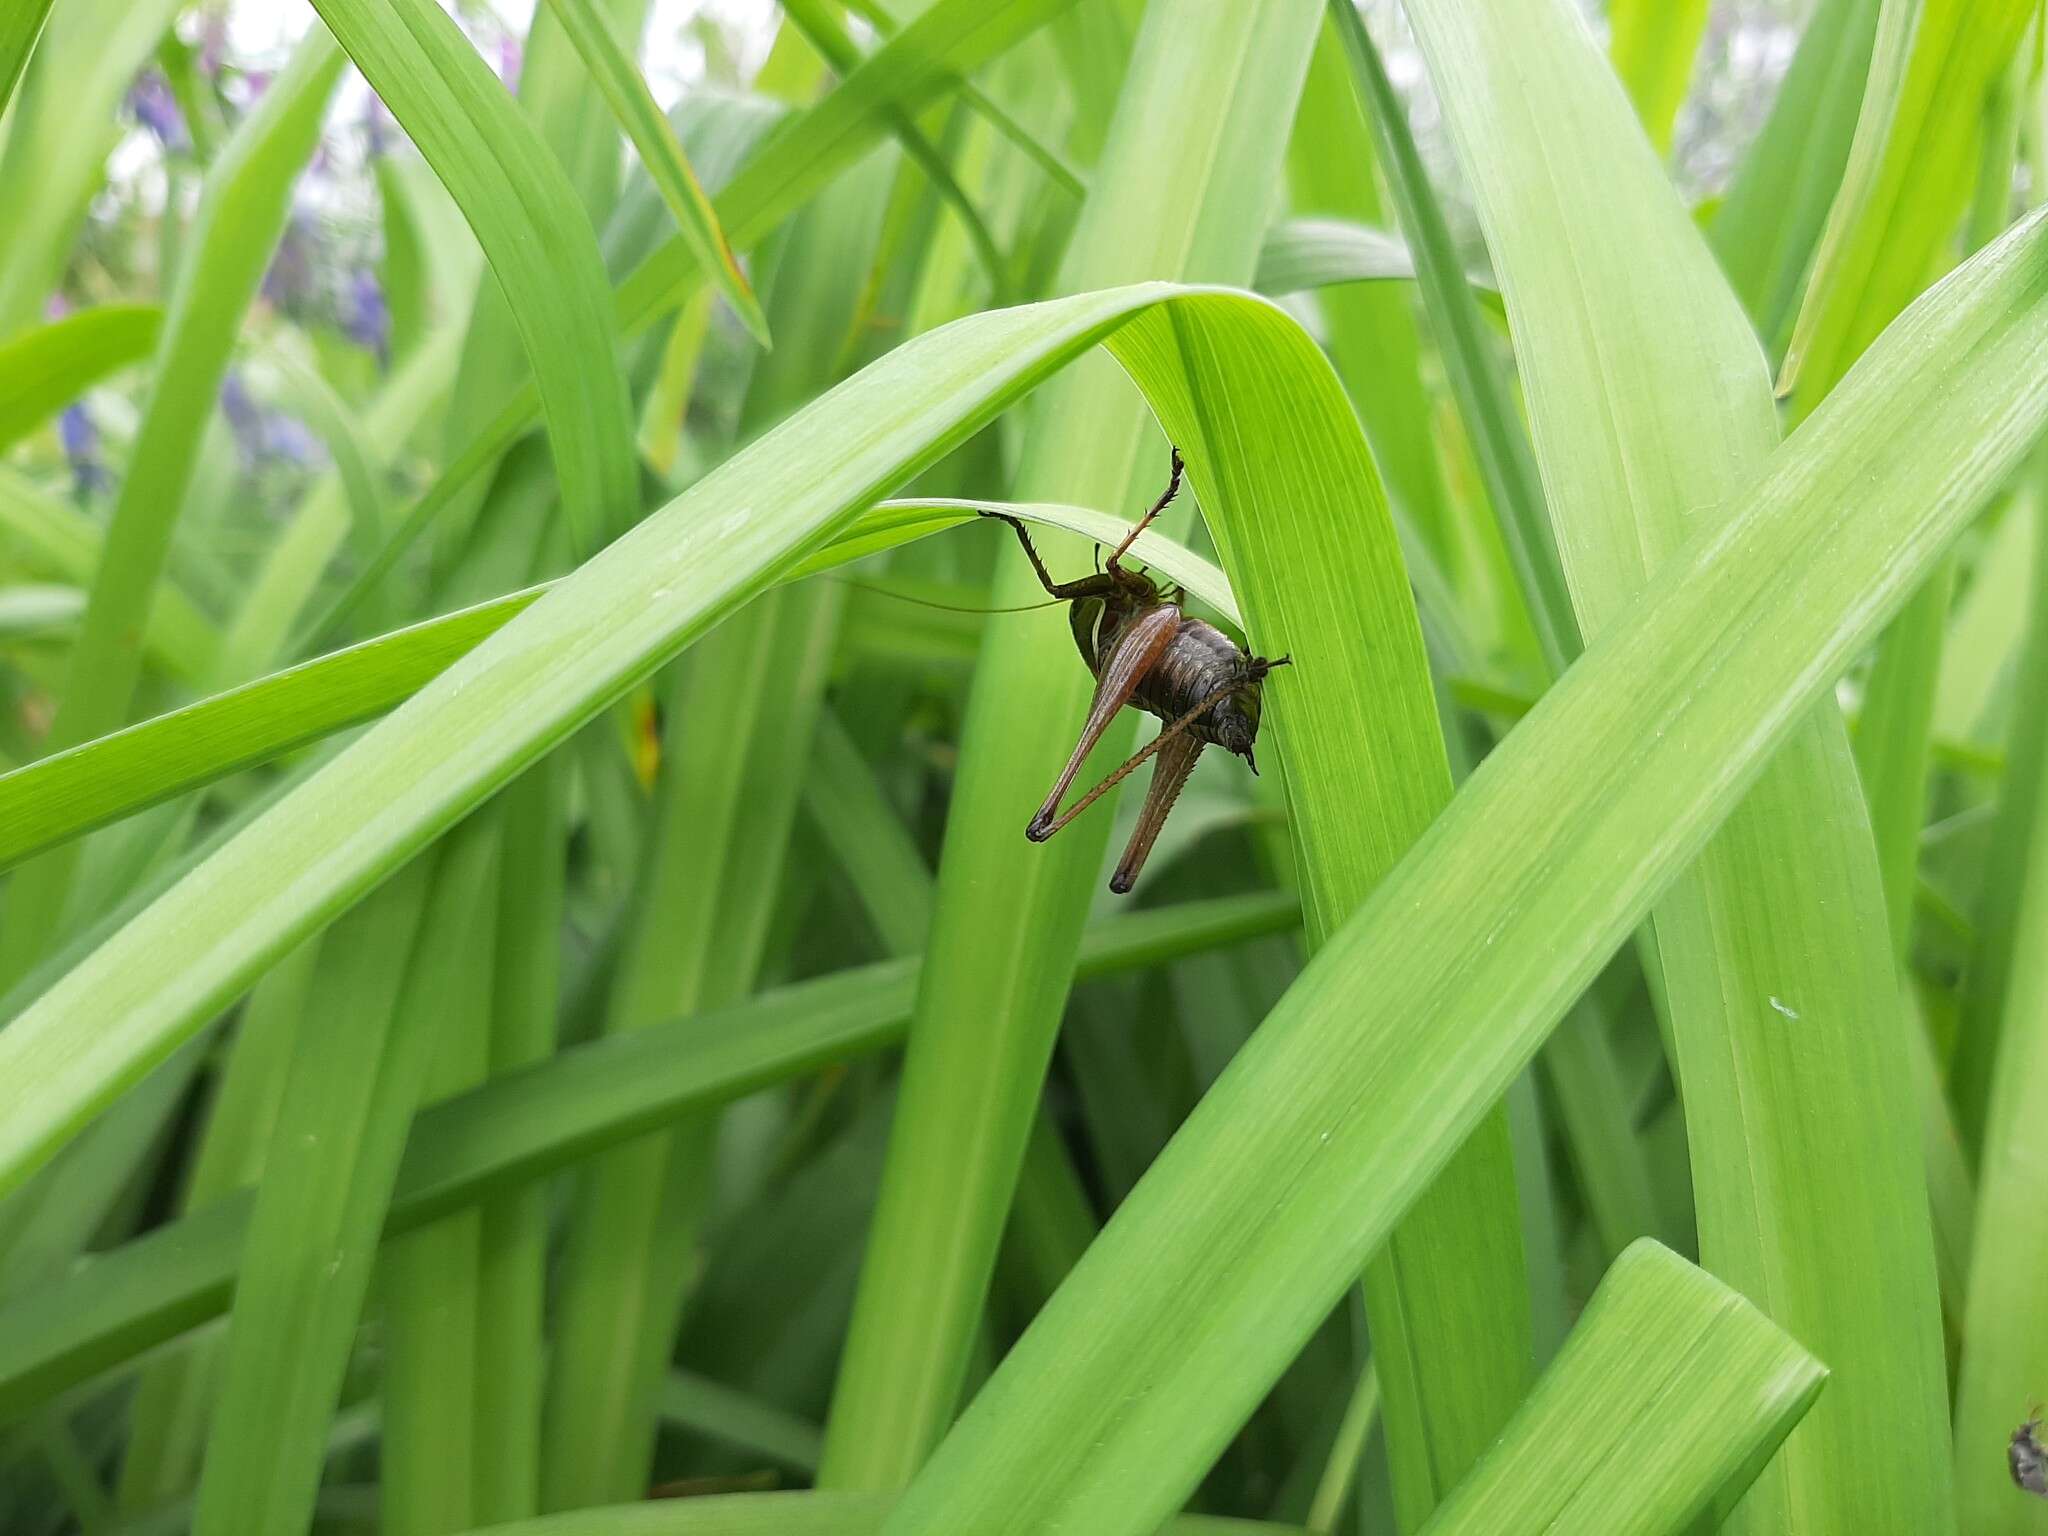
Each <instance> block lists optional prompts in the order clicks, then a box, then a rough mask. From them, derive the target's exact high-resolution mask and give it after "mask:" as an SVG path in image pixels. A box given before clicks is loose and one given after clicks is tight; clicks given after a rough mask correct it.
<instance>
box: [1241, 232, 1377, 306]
mask: <svg viewBox="0 0 2048 1536" xmlns="http://www.w3.org/2000/svg"><path fill="white" fill-rule="evenodd" d="M1414 276H1415V258H1414V257H1413V256H1411V255H1409V254H1408V247H1407V245H1406V244H1405V243H1404V242H1403V241H1402V240H1401V237H1400V236H1399V235H1390V234H1388V233H1387V232H1386V231H1385V230H1383V229H1372V228H1369V227H1368V226H1366V225H1364V224H1353V223H1351V222H1349V221H1348V220H1345V219H1288V220H1285V221H1284V222H1282V223H1279V224H1276V225H1274V226H1273V228H1272V229H1270V230H1268V231H1267V232H1266V243H1265V245H1264V247H1263V248H1262V249H1261V250H1260V251H1259V271H1258V276H1257V277H1256V278H1254V279H1253V281H1252V286H1253V287H1254V288H1257V289H1258V290H1259V292H1261V293H1270V294H1274V295H1276V296H1277V295H1279V294H1283V293H1299V292H1301V291H1302V290H1303V289H1304V288H1327V287H1329V286H1331V285H1332V284H1335V283H1370V282H1382V281H1386V280H1388V279H1398V278H1412V277H1414Z"/></svg>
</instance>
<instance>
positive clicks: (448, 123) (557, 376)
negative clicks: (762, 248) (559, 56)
mask: <svg viewBox="0 0 2048 1536" xmlns="http://www.w3.org/2000/svg"><path fill="white" fill-rule="evenodd" d="M315 8H316V9H317V10H318V11H319V12H320V15H321V17H322V19H323V20H325V21H326V23H327V24H328V26H329V27H331V28H332V29H333V30H334V35H335V36H336V37H338V38H339V39H340V40H341V42H342V46H344V47H345V48H347V49H348V50H349V54H350V56H351V57H352V58H354V60H355V61H356V64H357V66H358V67H359V68H361V70H362V72H363V74H364V76H365V78H367V79H368V80H369V82H370V84H371V85H372V86H373V87H374V88H375V89H376V92H377V94H378V96H379V97H380V98H381V99H382V100H383V102H384V104H385V105H386V106H388V107H389V108H390V109H391V113H392V115H393V116H394V117H396V118H397V119H398V121H399V122H400V123H401V124H403V125H404V127H405V129H406V131H407V132H408V133H410V134H411V135H412V137H413V141H414V142H415V143H417V144H418V145H419V147H420V152H421V153H422V154H424V155H425V156H426V158H427V162H428V163H429V164H430V165H432V166H433V167H434V171H435V174H436V175H438V176H439V177H440V178H441V181H442V184H443V185H445V186H446V187H447V188H448V190H449V192H450V194H451V195H453V197H454V198H455V201H456V202H457V203H458V204H460V205H461V208H462V211H463V214H464V216H465V217H466V218H467V219H468V220H469V224H470V228H472V229H473V230H475V231H476V237H477V241H478V243H479V244H481V245H482V246H483V248H484V254H485V257H486V259H487V260H489V261H490V263H491V270H492V272H493V273H494V275H495V276H496V277H497V280H498V283H499V285H500V287H501V288H502V289H503V290H504V292H505V294H506V296H507V298H508V300H509V302H510V305H511V310H512V317H513V323H514V325H515V326H516V327H517V329H518V331H519V335H520V340H521V341H522V342H523V343H524V345H525V348H526V355H527V362H528V365H529V367H530V368H531V369H532V374H533V379H534V383H535V386H536V388H537V390H538V393H539V397H540V402H541V409H542V411H543V412H544V414H545V415H546V418H547V425H548V441H549V445H550V447H551V448H552V449H553V451H554V457H555V472H556V474H557V476H558V477H559V479H560V481H561V485H562V501H563V506H564V508H565V509H566V511H567V514H568V517H569V523H570V526H571V528H572V529H574V530H575V533H576V536H577V539H578V543H579V546H580V548H581V550H583V551H584V552H588V551H589V550H591V549H594V548H596V547H597V546H598V545H599V544H601V543H603V542H604V541H605V540H606V539H607V538H609V537H610V536H611V535H612V534H614V533H616V532H617V531H618V530H619V529H620V528H621V527H623V526H624V525H625V524H626V522H627V521H628V520H629V519H630V516H631V514H632V511H633V509H634V508H635V506H636V492H637V484H636V479H635V470H634V465H633V455H632V441H633V425H632V413H631V409H630V407H629V405H628V403H627V400H626V387H625V380H624V378H623V377H622V376H621V374H620V373H619V370H618V365H617V363H616V362H615V361H614V358H615V355H616V353H617V350H618V331H617V329H616V326H615V323H614V320H613V315H612V308H611V305H610V303H609V302H608V299H607V293H606V289H607V283H606V278H605V272H604V263H603V261H602V259H601V258H600V257H599V256H598V252H597V237H596V236H595V234H593V233H592V231H591V228H590V223H589V220H588V218H587V217H586V216H585V214H584V211H583V205H582V204H581V203H580V202H579V201H578V199H577V197H576V193H575V189H574V188H573V187H572V186H571V185H570V184H569V180H568V178H567V177H566V176H565V175H564V174H563V172H562V169H561V166H560V164H559V163H558V162H557V161H556V159H555V158H554V156H553V155H552V154H550V153H549V151H548V149H547V147H546V145H544V144H543V143H542V142H541V140H540V138H539V137H538V135H537V134H536V133H535V131H534V129H533V127H532V126H531V124H530V123H529V122H528V121H527V119H526V118H524V117H522V116H521V115H520V112H519V109H518V108H517V107H516V106H515V105H514V104H513V102H512V100H511V98H510V97H508V96H507V95H506V94H505V92H504V89H503V88H502V87H501V86H500V85H499V84H498V81H497V78H496V77H495V76H494V75H492V74H491V72H490V70H489V68H488V67H486V66H485V64H484V62H483V60H482V59H480V58H478V57H477V54H476V50H475V49H474V48H472V47H471V46H470V45H469V42H468V40H467V39H465V38H464V37H463V35H462V33H461V31H460V30H459V29H458V28H457V27H456V25H455V23H454V22H453V21H452V20H451V19H450V18H449V17H448V16H447V15H446V14H445V13H444V12H442V11H441V10H440V9H439V8H437V7H436V6H433V5H431V4H428V3H427V0H315ZM680 238H681V237H680V236H678V239H680Z"/></svg>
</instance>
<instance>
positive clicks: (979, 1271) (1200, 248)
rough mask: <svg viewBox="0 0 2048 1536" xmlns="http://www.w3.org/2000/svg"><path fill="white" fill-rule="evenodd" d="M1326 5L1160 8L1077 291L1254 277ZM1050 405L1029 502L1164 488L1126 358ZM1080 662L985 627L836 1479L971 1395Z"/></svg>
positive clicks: (848, 1482)
mask: <svg viewBox="0 0 2048 1536" xmlns="http://www.w3.org/2000/svg"><path fill="white" fill-rule="evenodd" d="M1315 19H1316V17H1315V14H1314V11H1313V8H1312V7H1304V6H1302V5H1300V4H1298V3H1296V0H1259V3H1256V4H1252V5H1246V6H1240V7H1231V8H1218V9H1215V10H1206V11H1202V12H1200V13H1198V14H1190V13H1185V12H1178V11H1176V12H1172V13H1167V12H1164V11H1161V10H1157V9H1154V10H1153V11H1152V12H1151V13H1150V15H1149V16H1148V18H1147V20H1146V21H1145V22H1144V23H1142V24H1141V25H1140V28H1139V32H1138V37H1137V41H1136V44H1135V45H1134V49H1133V53H1132V60H1131V66H1130V70H1129V73H1128V75H1127V78H1126V79H1125V82H1124V86H1123V90H1122V93H1121V94H1120V95H1119V97H1118V100H1117V107H1116V118H1115V122H1114V124H1113V125H1112V128H1111V131H1110V136H1109V141H1108V144H1107V146H1106V147H1105V149H1104V150H1103V154H1102V158H1101V162H1100V163H1099V164H1098V165H1097V166H1096V168H1095V172H1094V177H1093V181H1092V185H1091V189H1090V192H1089V197H1088V201H1087V204H1086V206H1085V207H1084V209H1083V210H1082V214H1081V220H1080V223H1079V225H1078V226H1077V227H1076V229H1075V232H1074V235H1073V239H1072V241H1071V242H1070V244H1069V245H1068V248H1067V251H1066V254H1065V257H1064V259H1063V261H1062V264H1061V268H1060V273H1059V277H1058V279H1057V284H1056V286H1057V287H1059V288H1060V289H1064V290H1069V291H1071V290H1073V289H1076V288H1081V287H1087V286H1091V285H1094V284H1098V283H1105V282H1113V281H1121V280H1128V279H1131V278H1134V277H1158V276H1168V277H1193V278H1204V279H1220V280H1223V281H1235V282H1243V281H1245V280H1246V279H1248V278H1249V277H1250V276H1251V272H1252V267H1253V264H1254V261H1255V259H1256V256H1257V251H1258V244H1257V242H1258V238H1259V235H1260V233H1261V232H1262V231H1263V228H1264V226H1265V223H1266V215H1267V212H1268V209H1269V207H1270V202H1271V195H1272V186H1273V182H1274V180H1275V177H1276V175H1277V173H1278V171H1279V169H1280V165H1281V153H1282V149H1283V145H1284V137H1283V135H1284V131H1285V127H1286V124H1287V121H1288V120H1289V118H1290V117H1291V116H1292V109H1293V106H1294V102H1295V98H1296V96H1297V94H1298V92H1299V90H1300V86H1301V79H1302V75H1303V72H1304V71H1305V69H1306V67H1307V63H1308V52H1309V48H1310V45H1311V43H1312V42H1313V39H1314V22H1315ZM907 35H908V33H907V32H906V33H904V34H901V35H899V37H898V39H897V41H898V42H900V41H901V40H902V37H904V36H907ZM1188 99H1195V100H1199V101H1201V102H1202V103H1203V104H1204V109H1203V112H1202V114H1201V115H1200V117H1199V118H1198V119H1197V120H1196V121H1195V122H1191V123H1190V124H1189V125H1188V126H1189V131H1188V132H1187V133H1183V134H1174V135H1160V134H1159V133H1157V132H1156V124H1157V123H1158V122H1159V121H1160V120H1162V119H1163V118H1165V117H1168V116H1171V115H1173V114H1175V113H1176V112H1178V111H1179V110H1180V108H1181V107H1182V105H1183V104H1184V103H1185V102H1186V101H1187V100H1188ZM1314 362H1315V363H1316V364H1317V366H1318V367H1319V368H1320V367H1322V366H1324V365H1322V362H1321V359H1320V357H1316V358H1315V359H1314ZM1034 407H1035V409H1036V411H1037V413H1038V414H1037V415H1036V416H1035V418H1034V419H1033V421H1032V422H1031V424H1030V429H1029V437H1028V439H1027V441H1026V445H1025V447H1024V449H1023V453H1022V457H1021V460H1020V465H1019V469H1018V472H1017V477H1016V483H1017V486H1018V488H1019V491H1020V493H1021V496H1022V498H1023V499H1034V500H1035V499H1054V498H1057V499H1061V500H1072V501H1077V502H1081V503H1084V504H1089V503H1092V504H1097V505H1108V506H1143V505H1145V504H1146V503H1147V502H1149V501H1150V500H1152V499H1153V498H1155V497H1156V496H1157V495H1158V490H1157V487H1158V485H1159V484H1160V482H1161V472H1162V470H1161V466H1162V465H1163V463H1164V459H1165V454H1164V452H1163V451H1162V450H1161V448H1160V447H1159V446H1157V445H1156V440H1155V446H1154V448H1153V451H1152V452H1150V453H1141V452H1140V451H1139V448H1140V444H1141V442H1142V441H1144V438H1143V437H1142V436H1141V433H1142V428H1143V420H1142V412H1141V408H1140V406H1139V404H1138V403H1137V402H1136V401H1135V400H1134V399H1132V398H1131V397H1130V395H1129V394H1128V393H1127V392H1125V391H1124V390H1123V389H1122V387H1121V385H1120V383H1119V381H1117V380H1116V379H1115V377H1114V375H1112V374H1110V373H1108V372H1107V371H1106V370H1103V369H1101V368H1100V367H1099V366H1096V367H1094V368H1093V369H1092V371H1091V370H1083V371H1080V372H1077V373H1076V374H1074V375H1073V376H1071V377H1068V378H1063V379H1061V380H1059V381H1058V382H1057V383H1056V384H1055V385H1054V386H1053V388H1052V389H1051V390H1050V391H1049V392H1048V394H1047V396H1046V397H1044V398H1042V399H1040V400H1038V401H1036V402H1034ZM1347 417H1348V412H1347ZM1346 424H1347V425H1349V422H1348V420H1347V423H1346ZM1354 432H1355V428H1354ZM1042 553H1043V555H1044V558H1045V559H1046V560H1047V561H1048V562H1050V566H1049V568H1050V569H1052V570H1055V571H1059V570H1064V569H1068V568H1072V569H1080V568H1081V560H1080V558H1079V555H1080V551H1079V550H1078V548H1077V546H1076V545H1075V544H1074V543H1073V542H1071V541H1069V540H1065V539H1059V540H1048V541H1046V546H1045V548H1044V549H1043V551H1042ZM1042 596H1043V592H1042V591H1041V589H1040V587H1039V585H1038V582H1037V580H1036V578H1035V577H1034V576H1033V575H1032V574H1031V572H1030V570H1029V568H1028V566H1026V565H1025V564H1024V563H1023V562H1022V561H1021V560H1020V559H1006V561H1005V563H1004V564H1003V565H1002V566H1001V567H1000V574H999V575H998V577H997V579H996V582H995V585H994V587H993V589H992V593H991V597H992V601H993V604H994V606H996V607H1009V606H1014V605H1018V604H1022V603H1026V602H1030V601H1033V600H1034V599H1037V598H1040V597H1042ZM1276 654H1277V653H1276ZM1073 659H1074V658H1073V656H1072V651H1071V641H1070V640H1069V638H1068V637H1067V636H1065V635H1062V634H1060V633H1059V632H1058V631H1057V630H1055V629H1050V628H1048V627H1047V626H1045V625H1042V624H1032V623H1030V622H1029V620H1028V617H1025V616H996V617H995V618H993V619H992V621H991V623H990V626H989V628H988V630H987V631H986V634H985V638H984V640H983V643H982V648H981V653H980V657H979V660H978V661H977V663H976V667H975V676H974V682H973V686H972V688H971V690H970V693H969V697H968V703H967V706H966V716H965V723H964V725H963V739H962V751H961V758H960V765H959V769H958V772H957V774H956V777H955V781H954V788H953V796H952V801H951V805H950V808H949V811H948V814H947V833H946V841H945V847H944V850H943V853H942V855H941V858H940V866H939V892H938V905H937V908H936V910H935V912H934V914H933V922H932V931H931V938H930V946H929V949H928V960H927V965H926V968H925V972H924V976H923V978H922V981H921V984H920V991H919V997H918V1014H917V1021H916V1023H915V1025H914V1026H913V1028H912V1031H911V1040H910V1048H909V1050H908V1052H907V1053H906V1057H905V1063H904V1077H903V1084H902V1087H901V1089H900V1091H899V1097H898V1102H897V1106H896V1114H895V1118H894V1120H893V1121H892V1123H891V1128H890V1140H889V1150H888V1156H887V1160H886V1162H885V1163H884V1167H883V1175H882V1189H881V1194H880V1196H879V1198H878V1200H877V1203H876V1208H875V1213H874V1218H873V1221H872V1223H871V1226H870V1228H869V1237H868V1245H867V1249H866V1253H865V1255H864V1259H863V1263H862V1268H861V1277H860V1283H859V1289H858V1291H857V1293H856V1297H855V1303H854V1312H853V1318H852V1321H851V1322H850V1324H849V1325H848V1332H847V1337H846V1343H845V1346H844V1349H843V1351H842V1354H841V1358H840V1363H839V1374H838V1377H837V1380H836V1383H835V1386H834V1391H833V1399H832V1408H831V1413H830V1416H829V1417H828V1419H827V1421H826V1431H825V1456H824V1460H823V1462H822V1463H821V1464H820V1468H819V1481H820V1486H823V1487H832V1488H863V1489H880V1490H887V1489H892V1488H896V1487H899V1486H901V1485H902V1484H903V1483H904V1482H906V1481H908V1479H909V1477H910V1476H911V1474H913V1473H914V1472H915V1471H916V1470H917V1468H918V1466H919V1465H920V1464H921V1463H922V1462H923V1460H924V1458H925V1456H926V1454H927V1453H928V1452H929V1451H930V1448H931V1447H932V1445H934V1444H935V1443H936V1442H937V1440H938V1438H939V1437H940V1435H941V1434H943V1433H944V1431H945V1427H946V1425H947V1423H948V1422H949V1421H950V1420H951V1418H952V1415H953V1412H954V1409H955V1406H956V1403H957V1400H958V1397H959V1394H960V1391H961V1385H962V1380H963V1377H964V1376H965V1374H966V1370H967V1364H968V1357H969V1352H970V1350H971V1348H972V1345H973V1341H974V1337H975V1331H976V1329H977V1327H978V1325H979V1322H980V1319H981V1315H982V1310H983V1305H984V1302H985V1299H986V1292H987V1286H988V1281H989V1276H990V1273H991V1271H992V1269H993V1266H994V1263H995V1257H996V1250H997V1246H998V1242H999V1240H1000V1238H1001V1234H1002V1228H1003V1222H1004V1217H1005V1214H1006V1212H1007V1209H1008V1206H1009V1201H1010V1197H1011V1194H1012V1192H1013V1191H1014V1189H1015V1186H1016V1178H1017V1170H1018V1167H1019V1165H1020V1163H1021V1161H1022V1158H1023V1154H1024V1147H1025V1142H1026V1139H1027V1137H1028V1134H1029V1131H1030V1126H1031V1122H1032V1119H1033V1117H1034V1115H1035V1113H1036V1109H1037V1103H1038V1098H1039V1093H1040V1088H1041V1085H1042V1083H1043V1080H1044V1076H1045V1071H1046V1067H1047V1064H1048V1062H1049V1059H1050V1057H1051V1053H1052V1046H1053V1037H1054V1034H1055V1032H1056V1030H1057V1028H1058V1024H1059V1019H1060V1014H1061V1010H1062V1007H1063V1004H1064V1002H1065V999H1066V995H1067V989H1068V985H1069V979H1070V978H1069V974H1068V967H1067V961H1068V957H1069V956H1070V955H1071V954H1072V953H1073V948H1074V945H1075V944H1076V943H1077V942H1078V940H1079V937H1080V930H1081V923H1082V919H1083V917H1084V915H1085V913H1086V911H1087V903H1088V897H1089V893H1090V888H1091V887H1092V886H1094V884H1095V882H1096V880H1097V879H1098V878H1099V873H1100V868H1101V862H1102V854H1103V850H1104V847H1105V845H1106V842H1107V838H1108V831H1109V827H1108V820H1107V817H1106V816H1097V817H1095V818H1094V819H1093V820H1091V821H1083V822H1080V823H1077V824H1076V825H1074V826H1072V827H1070V828H1068V829H1067V830H1066V832H1065V833H1064V834H1063V835H1062V836H1060V837H1059V838H1057V839H1055V840H1053V841H1052V842H1049V843H1047V844H1046V845H1045V846H1044V847H1043V848H1041V849H1037V850H1032V851H1028V852H1027V851H1024V850H1020V849H1019V847H1018V843H1019V829H1020V828H1021V826H1022V819H1023V818H1026V817H1028V816H1029V813H1030V807H1031V806H1032V805H1034V804H1036V803H1037V801H1038V799H1039V798H1040V797H1041V796H1042V795H1043V794H1044V792H1045V786H1046V785H1047V784H1049V783H1050V782H1052V780H1053V778H1054V777H1055V776H1056V775H1057V773H1058V771H1059V767H1060V764H1061V762H1062V761H1063V760H1064V758H1065V756H1066V753H1067V751H1068V750H1069V749H1070V747H1071V733H1074V732H1077V731H1078V726H1079V722H1080V720H1081V718H1082V716H1083V714H1084V713H1085V710H1086V705H1087V699H1088V693H1089V688H1090V683H1091V679H1090V678H1089V676H1088V673H1087V670H1086V669H1085V668H1082V667H1076V666H1074V665H1073V664H1072V663H1073ZM1130 739H1131V732H1130V728H1129V726H1128V725H1127V724H1120V725H1117V726H1112V727H1111V728H1110V729H1109V730H1108V731H1107V732H1106V733H1105V734H1104V737H1103V741H1102V745H1101V747H1100V748H1099V749H1098V751H1097V753H1096V754H1095V758H1094V760H1095V763H1096V765H1097V768H1098V773H1097V776H1099V774H1100V772H1102V771H1106V770H1107V768H1108V767H1109V766H1111V765H1113V764H1114V763H1115V762H1117V761H1119V760H1121V758H1122V757H1123V756H1124V755H1125V753H1126V752H1127V751H1128V744H1129V742H1130Z"/></svg>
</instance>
